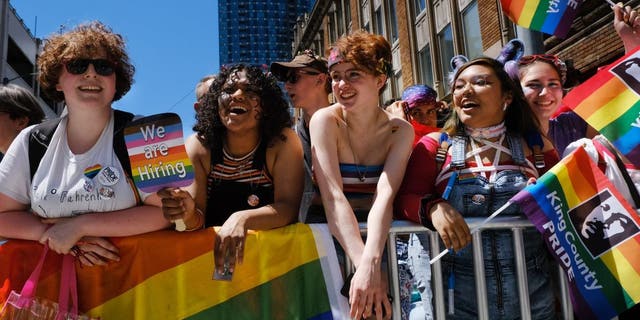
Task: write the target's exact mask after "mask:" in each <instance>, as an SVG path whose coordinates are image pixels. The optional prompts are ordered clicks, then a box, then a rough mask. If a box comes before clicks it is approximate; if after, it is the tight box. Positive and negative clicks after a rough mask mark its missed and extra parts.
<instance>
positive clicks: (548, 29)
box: [500, 0, 583, 38]
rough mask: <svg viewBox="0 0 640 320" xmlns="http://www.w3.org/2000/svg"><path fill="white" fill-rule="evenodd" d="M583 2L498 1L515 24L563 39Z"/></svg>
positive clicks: (581, 0)
mask: <svg viewBox="0 0 640 320" xmlns="http://www.w3.org/2000/svg"><path fill="white" fill-rule="evenodd" d="M582 2H583V0H500V3H501V5H502V11H503V12H504V14H506V15H507V16H508V17H509V19H511V21H513V22H515V23H516V24H518V25H520V26H522V27H525V28H528V29H531V30H536V31H542V32H544V33H547V34H553V35H555V36H557V37H560V38H564V37H566V36H567V33H568V32H569V29H570V28H571V24H572V23H573V18H574V17H575V16H576V13H577V12H578V7H579V6H580V4H582Z"/></svg>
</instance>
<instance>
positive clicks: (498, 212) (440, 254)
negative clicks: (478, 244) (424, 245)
mask: <svg viewBox="0 0 640 320" xmlns="http://www.w3.org/2000/svg"><path fill="white" fill-rule="evenodd" d="M512 204H513V202H511V200H509V201H507V203H505V204H503V205H502V207H500V209H498V210H496V212H494V213H492V214H491V215H490V216H488V217H487V218H486V219H484V221H482V222H481V223H480V224H479V225H477V226H475V227H474V228H473V229H471V232H470V233H471V234H474V233H476V232H478V231H479V230H480V229H481V228H482V226H484V225H485V224H487V223H488V222H489V221H491V220H493V218H495V217H496V216H497V215H499V214H500V213H502V211H504V210H505V209H507V208H508V207H509V206H510V205H512ZM447 253H449V249H444V250H442V252H440V253H439V254H438V255H437V256H435V257H433V259H431V260H430V261H429V264H434V263H435V262H436V261H438V260H440V258H442V257H444V256H445V255H446V254H447Z"/></svg>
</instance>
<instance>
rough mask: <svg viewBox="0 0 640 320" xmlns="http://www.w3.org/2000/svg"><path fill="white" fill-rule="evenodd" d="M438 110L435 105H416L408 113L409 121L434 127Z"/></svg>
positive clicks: (436, 122)
mask: <svg viewBox="0 0 640 320" xmlns="http://www.w3.org/2000/svg"><path fill="white" fill-rule="evenodd" d="M437 111H438V108H437V105H436V104H435V103H418V104H416V105H415V106H414V107H413V108H412V109H411V110H410V111H409V115H410V116H411V119H413V120H415V121H417V122H418V123H420V124H423V125H425V126H430V127H436V126H437V124H438V112H437Z"/></svg>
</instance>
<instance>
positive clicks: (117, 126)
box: [113, 110, 142, 205]
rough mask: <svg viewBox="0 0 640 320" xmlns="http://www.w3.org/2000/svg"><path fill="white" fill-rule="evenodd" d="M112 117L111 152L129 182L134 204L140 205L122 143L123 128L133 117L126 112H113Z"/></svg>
mask: <svg viewBox="0 0 640 320" xmlns="http://www.w3.org/2000/svg"><path fill="white" fill-rule="evenodd" d="M113 117H114V119H113V151H114V152H115V153H116V157H117V158H118V161H120V165H121V166H122V169H123V170H124V174H125V175H126V176H127V182H129V185H130V186H131V189H133V193H134V195H135V198H136V202H137V203H138V205H142V199H141V197H140V193H139V192H138V188H137V187H136V185H135V183H134V182H133V173H132V171H131V162H129V152H128V151H127V144H126V143H125V141H124V128H126V127H127V125H128V124H129V122H131V121H132V120H133V118H134V115H133V113H129V112H126V111H121V110H113Z"/></svg>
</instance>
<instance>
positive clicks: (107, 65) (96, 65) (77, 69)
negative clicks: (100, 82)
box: [65, 59, 115, 76]
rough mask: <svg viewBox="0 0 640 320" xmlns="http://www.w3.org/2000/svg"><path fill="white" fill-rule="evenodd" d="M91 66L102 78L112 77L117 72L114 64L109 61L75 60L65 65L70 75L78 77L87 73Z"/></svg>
mask: <svg viewBox="0 0 640 320" xmlns="http://www.w3.org/2000/svg"><path fill="white" fill-rule="evenodd" d="M90 64H91V65H93V69H94V70H95V71H96V73H97V74H99V75H101V76H110V75H112V74H113V73H114V72H115V68H114V65H113V63H112V62H111V61H109V60H107V59H73V60H69V61H68V62H67V63H65V67H66V68H67V71H68V72H69V73H71V74H75V75H78V74H84V73H85V72H87V69H88V68H89V65H90Z"/></svg>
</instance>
